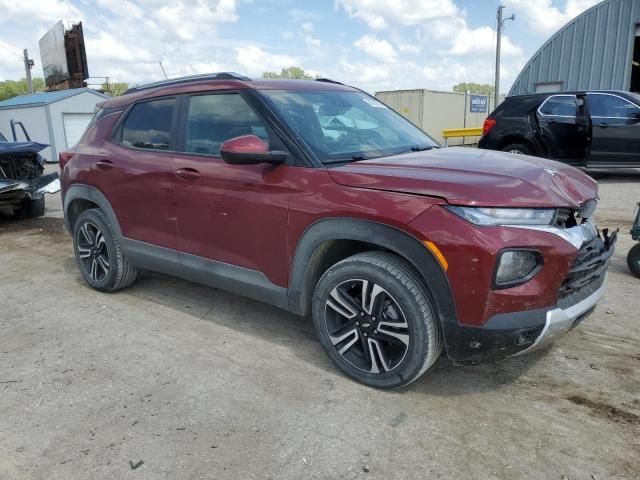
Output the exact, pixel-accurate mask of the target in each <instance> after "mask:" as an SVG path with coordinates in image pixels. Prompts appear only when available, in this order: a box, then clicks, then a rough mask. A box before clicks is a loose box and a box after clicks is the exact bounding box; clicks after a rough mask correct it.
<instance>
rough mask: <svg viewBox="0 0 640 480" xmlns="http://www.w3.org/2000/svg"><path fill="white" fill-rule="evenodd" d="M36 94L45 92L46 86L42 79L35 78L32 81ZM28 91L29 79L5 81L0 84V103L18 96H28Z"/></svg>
mask: <svg viewBox="0 0 640 480" xmlns="http://www.w3.org/2000/svg"><path fill="white" fill-rule="evenodd" d="M31 84H32V85H33V91H34V92H44V90H45V84H44V80H43V79H42V78H34V79H33V80H32V81H31ZM27 93H28V91H27V79H26V78H22V79H20V80H18V81H16V80H5V81H4V82H0V101H2V100H6V99H8V98H13V97H17V96H18V95H26V94H27Z"/></svg>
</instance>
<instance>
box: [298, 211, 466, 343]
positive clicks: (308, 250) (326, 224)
mask: <svg viewBox="0 0 640 480" xmlns="http://www.w3.org/2000/svg"><path fill="white" fill-rule="evenodd" d="M335 245H343V246H344V251H343V252H341V253H342V255H337V254H336V253H335V252H336V250H335V249H336V247H335ZM349 245H351V246H353V247H358V246H360V247H368V248H366V249H365V248H362V249H359V250H355V251H349V248H348V246H349ZM332 249H333V250H332ZM375 249H377V250H384V251H389V252H391V253H394V254H396V255H398V256H399V257H402V258H404V259H405V260H406V261H408V262H409V263H410V264H411V266H412V267H413V268H415V270H416V271H417V272H418V274H419V275H420V277H421V280H422V281H423V282H424V285H425V287H426V289H427V292H428V293H429V295H430V296H431V299H432V300H433V302H434V304H435V305H436V308H437V314H438V320H439V321H440V324H441V326H442V329H443V333H444V335H445V340H446V337H447V331H446V330H447V328H446V326H447V325H457V315H456V311H455V304H454V300H453V293H452V291H451V287H450V285H449V281H448V279H447V276H446V274H445V272H444V271H443V269H442V267H441V266H440V264H439V263H438V260H437V259H436V258H435V257H434V256H433V254H432V253H431V252H430V251H429V250H428V249H427V248H426V247H425V246H424V245H423V244H422V243H421V242H420V241H419V240H418V239H417V238H415V237H414V236H412V235H410V234H409V233H407V232H404V231H403V230H400V229H398V228H396V227H392V226H390V225H385V224H382V223H378V222H375V221H371V220H363V219H356V218H329V219H323V220H319V221H317V222H315V223H314V224H312V225H311V226H309V227H308V228H307V230H306V231H305V232H304V233H303V235H302V236H301V238H300V240H299V242H298V245H297V247H296V250H295V254H294V257H293V262H292V267H291V277H290V288H289V305H290V309H291V311H292V312H294V313H296V314H299V315H303V316H305V315H307V314H308V313H309V312H310V308H311V301H312V298H313V292H314V289H315V286H316V284H317V282H318V280H319V279H320V277H321V276H322V274H323V273H324V272H325V271H326V269H327V268H329V267H330V266H331V265H333V264H335V263H336V262H337V261H340V260H342V259H344V258H347V257H348V256H351V255H353V254H355V253H359V252H360V251H364V250H375ZM332 252H333V255H334V258H332V257H331V255H332Z"/></svg>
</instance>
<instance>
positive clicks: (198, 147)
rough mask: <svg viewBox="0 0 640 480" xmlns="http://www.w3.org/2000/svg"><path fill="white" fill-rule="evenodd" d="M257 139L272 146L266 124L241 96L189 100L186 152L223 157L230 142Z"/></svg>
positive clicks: (206, 97)
mask: <svg viewBox="0 0 640 480" xmlns="http://www.w3.org/2000/svg"><path fill="white" fill-rule="evenodd" d="M241 135H256V136H258V137H260V138H261V139H262V140H264V141H265V142H267V143H268V134H267V130H266V128H265V125H264V124H263V122H262V120H260V118H259V117H258V116H257V115H256V113H255V112H254V111H253V109H252V108H251V107H250V106H249V105H248V104H247V102H246V101H245V100H244V99H243V98H242V97H241V96H240V94H237V93H225V94H214V95H197V96H193V97H191V98H190V99H189V112H188V114H187V130H186V139H185V151H186V152H189V153H203V154H209V155H219V154H220V146H221V145H222V143H223V142H225V141H226V140H229V139H231V138H234V137H239V136H241Z"/></svg>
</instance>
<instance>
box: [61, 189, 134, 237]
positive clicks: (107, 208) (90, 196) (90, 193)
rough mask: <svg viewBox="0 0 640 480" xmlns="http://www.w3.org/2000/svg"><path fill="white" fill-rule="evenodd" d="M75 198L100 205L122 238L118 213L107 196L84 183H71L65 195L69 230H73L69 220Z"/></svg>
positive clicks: (66, 218) (65, 210)
mask: <svg viewBox="0 0 640 480" xmlns="http://www.w3.org/2000/svg"><path fill="white" fill-rule="evenodd" d="M74 200H88V201H89V202H92V203H95V204H96V205H98V207H100V209H101V210H102V211H103V212H104V214H105V215H106V216H107V218H108V219H109V222H110V224H111V226H112V227H113V229H114V230H115V233H116V236H117V237H118V238H122V230H121V229H120V223H119V222H118V218H117V217H116V213H115V211H114V210H113V207H112V206H111V204H110V203H109V200H107V197H105V196H104V194H103V193H102V192H101V191H100V190H98V189H97V188H95V187H91V186H89V185H84V184H78V183H76V184H73V185H71V186H70V187H69V188H68V189H67V191H66V192H65V195H64V204H63V211H64V223H65V225H66V227H67V230H68V231H69V232H71V228H72V225H71V224H70V222H69V206H70V205H71V203H72V202H73V201H74Z"/></svg>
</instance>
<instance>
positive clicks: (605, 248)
mask: <svg viewBox="0 0 640 480" xmlns="http://www.w3.org/2000/svg"><path fill="white" fill-rule="evenodd" d="M614 244H615V237H607V236H606V235H605V239H604V240H603V239H602V238H601V237H600V236H597V237H595V238H594V239H593V240H591V241H589V242H587V243H585V244H584V245H583V246H582V248H580V250H579V251H578V254H577V256H576V259H575V261H574V263H573V266H572V267H571V270H569V273H568V275H567V277H566V278H565V280H564V282H562V286H561V287H560V292H559V293H558V304H559V306H560V307H561V308H566V307H567V306H571V305H575V304H576V303H578V302H580V301H581V300H584V299H585V298H587V297H588V296H589V295H591V294H592V293H594V292H595V291H596V290H598V288H600V286H601V285H602V283H603V282H604V274H605V273H606V271H607V267H608V266H609V260H610V259H611V256H612V255H613V250H614Z"/></svg>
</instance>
